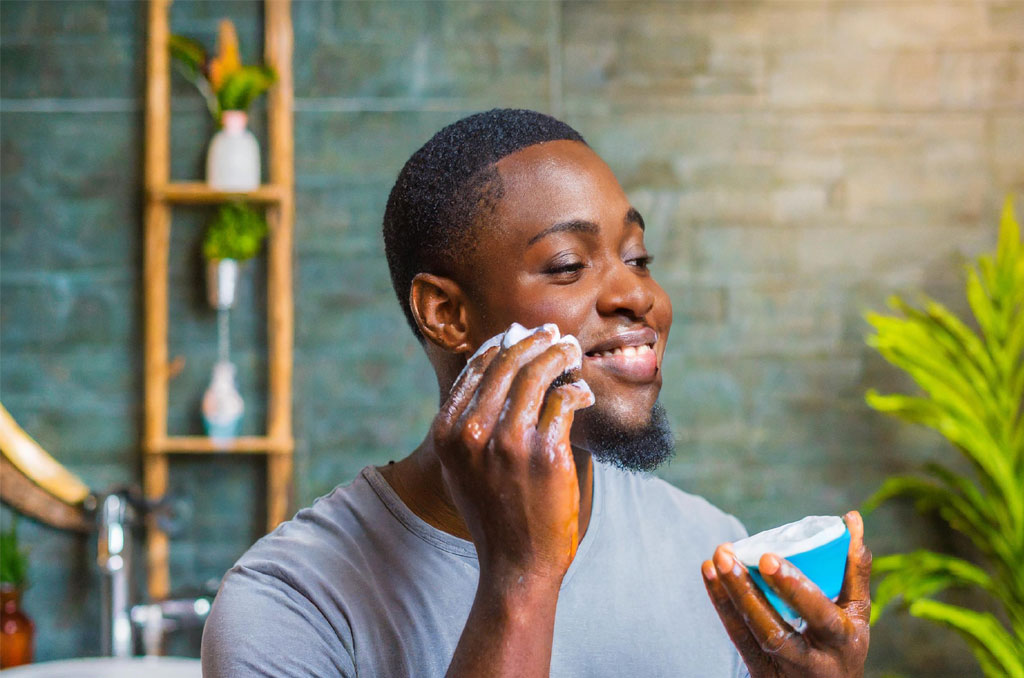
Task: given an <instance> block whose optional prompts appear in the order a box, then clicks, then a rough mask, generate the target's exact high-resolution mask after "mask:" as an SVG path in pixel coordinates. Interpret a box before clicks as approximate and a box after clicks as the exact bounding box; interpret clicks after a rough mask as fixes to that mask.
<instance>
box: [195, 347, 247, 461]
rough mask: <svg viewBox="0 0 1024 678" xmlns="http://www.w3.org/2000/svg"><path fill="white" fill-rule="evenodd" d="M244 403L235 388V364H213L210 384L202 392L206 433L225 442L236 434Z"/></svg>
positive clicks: (216, 439) (223, 362) (225, 362)
mask: <svg viewBox="0 0 1024 678" xmlns="http://www.w3.org/2000/svg"><path fill="white" fill-rule="evenodd" d="M244 411H245V404H244V403H243V402H242V396H241V395H239V393H238V389H237V388H235V366H234V365H233V364H231V363H230V362H227V361H221V362H218V363H217V364H215V365H214V366H213V376H212V378H211V379H210V385H209V386H208V387H207V388H206V393H204V394H203V424H205V425H206V435H208V436H210V437H211V438H213V439H214V440H215V441H218V442H226V441H229V440H231V439H232V438H234V437H236V436H237V435H238V428H239V425H240V424H241V422H242V413H243V412H244Z"/></svg>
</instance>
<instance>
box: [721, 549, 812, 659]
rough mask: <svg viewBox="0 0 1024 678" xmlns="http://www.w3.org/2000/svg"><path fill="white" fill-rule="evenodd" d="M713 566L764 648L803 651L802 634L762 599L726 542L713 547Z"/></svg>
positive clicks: (787, 653)
mask: <svg viewBox="0 0 1024 678" xmlns="http://www.w3.org/2000/svg"><path fill="white" fill-rule="evenodd" d="M714 565H715V570H716V571H717V573H718V576H719V578H720V579H721V580H722V584H723V586H724V588H725V590H726V593H728V594H729V599H730V600H731V601H732V604H733V605H734V606H735V607H736V610H737V611H738V612H739V613H740V615H741V616H742V617H743V619H744V621H745V622H746V623H747V627H748V628H749V629H750V632H751V634H753V636H754V638H755V639H756V640H757V643H758V645H760V647H761V649H762V650H764V651H765V652H767V653H769V654H772V655H776V656H780V657H783V658H785V659H789V660H793V659H795V658H796V657H798V656H799V655H800V653H801V652H802V651H803V643H804V640H803V636H801V635H800V634H799V633H797V632H796V631H794V630H793V627H792V626H790V625H789V624H787V623H786V622H785V620H783V619H782V617H781V616H780V615H779V613H778V611H776V609H775V608H774V607H772V605H771V603H769V602H768V601H767V599H765V597H764V594H762V593H761V591H760V590H758V588H757V586H756V585H755V584H754V581H753V580H752V579H751V578H750V575H749V574H748V573H747V569H746V568H745V567H744V566H743V565H742V563H740V561H739V560H737V559H736V556H735V554H733V553H732V549H731V548H730V546H729V545H728V544H723V545H722V546H719V547H718V548H717V549H715V557H714Z"/></svg>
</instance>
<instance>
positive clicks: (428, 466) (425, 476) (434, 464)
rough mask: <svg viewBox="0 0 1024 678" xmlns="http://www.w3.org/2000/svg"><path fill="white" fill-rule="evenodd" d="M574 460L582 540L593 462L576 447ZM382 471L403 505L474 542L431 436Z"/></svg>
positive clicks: (591, 489)
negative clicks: (442, 470)
mask: <svg viewBox="0 0 1024 678" xmlns="http://www.w3.org/2000/svg"><path fill="white" fill-rule="evenodd" d="M573 458H574V459H575V462H576V478H577V481H578V482H579V488H580V518H579V530H580V540H581V541H582V539H583V536H584V535H585V534H586V532H587V527H588V526H589V525H590V512H591V508H592V506H593V500H594V463H593V460H592V459H591V457H590V453H589V452H586V451H585V450H581V449H578V448H575V447H574V448H573ZM379 470H380V473H381V475H382V476H384V479H385V480H386V481H387V482H388V484H389V485H391V487H392V489H394V491H395V493H396V494H397V495H398V497H399V498H400V499H401V500H402V502H403V503H405V505H406V506H408V507H409V509H410V510H411V511H412V512H413V513H415V514H416V515H417V516H419V518H421V519H422V520H423V521H424V522H426V523H427V524H428V525H431V526H432V527H435V528H437V529H439V530H441V531H442V532H447V533H448V534H451V535H453V536H456V537H459V538H460V539H465V540H467V541H472V540H473V537H472V535H470V533H469V529H468V528H467V527H466V521H465V520H463V518H462V514H461V513H460V512H459V509H458V507H456V506H455V502H454V501H453V500H452V496H451V493H450V492H449V491H448V487H447V485H446V484H445V482H444V478H443V476H442V473H441V461H440V460H439V459H438V458H437V455H436V454H435V453H434V449H433V442H432V441H431V440H430V438H429V436H428V437H427V438H426V439H425V440H424V441H423V442H422V443H420V445H419V447H417V448H416V449H415V450H413V452H412V453H411V454H410V455H409V456H407V457H406V458H405V459H402V460H401V461H399V462H395V463H392V464H388V465H387V466H383V467H380V469H379Z"/></svg>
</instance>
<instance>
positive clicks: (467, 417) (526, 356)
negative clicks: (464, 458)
mask: <svg viewBox="0 0 1024 678" xmlns="http://www.w3.org/2000/svg"><path fill="white" fill-rule="evenodd" d="M557 332H558V328H557V327H556V326H554V325H544V326H543V327H539V328H537V329H536V330H535V331H534V332H533V334H531V335H529V336H527V337H526V338H524V339H523V340H522V341H520V342H518V343H516V344H513V345H512V346H508V347H505V346H502V348H501V350H500V352H499V353H498V355H497V356H496V357H495V358H494V359H493V360H492V361H491V364H490V366H488V368H487V370H486V371H485V372H484V375H483V379H482V380H481V381H480V385H479V386H478V387H477V389H476V393H475V394H474V395H473V399H472V400H471V401H470V403H469V405H468V406H467V407H466V409H465V410H464V411H463V413H462V416H461V417H460V419H459V422H458V424H456V428H457V429H458V430H460V431H461V432H462V435H463V441H464V443H465V445H466V446H467V447H470V448H476V449H482V448H483V446H484V445H486V444H487V441H488V440H490V438H491V433H492V432H493V431H494V426H495V424H496V423H497V421H498V415H499V414H500V413H501V410H502V407H503V406H504V404H505V399H506V398H507V397H508V390H509V387H510V386H511V385H512V380H513V379H514V378H515V376H516V374H517V373H518V372H519V370H520V369H521V368H522V366H523V365H525V364H526V363H528V362H530V361H531V360H533V359H534V358H536V357H537V356H538V355H540V354H541V353H543V352H544V351H545V350H546V349H547V348H548V347H549V346H551V344H552V343H554V340H555V339H554V338H555V336H556V335H557Z"/></svg>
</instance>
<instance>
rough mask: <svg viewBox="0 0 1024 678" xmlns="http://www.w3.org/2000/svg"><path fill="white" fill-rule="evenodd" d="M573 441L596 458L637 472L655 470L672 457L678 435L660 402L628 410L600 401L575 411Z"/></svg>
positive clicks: (598, 399)
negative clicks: (675, 434) (602, 403)
mask: <svg viewBox="0 0 1024 678" xmlns="http://www.w3.org/2000/svg"><path fill="white" fill-rule="evenodd" d="M572 442H573V444H574V445H576V446H577V447H580V448H582V449H584V450H587V451H588V452H590V454H591V456H593V458H594V459H595V460H597V461H600V462H604V463H607V464H611V465H613V466H617V467H618V468H620V469H623V470H626V471H634V472H647V471H653V470H654V469H656V468H658V467H659V466H661V465H662V464H664V463H665V462H666V461H668V460H669V459H671V458H672V456H673V454H674V453H675V438H674V436H673V435H672V430H671V428H669V425H668V418H667V417H666V416H665V410H664V408H663V407H662V406H661V403H659V402H657V401H654V403H653V404H652V406H650V407H648V408H637V406H636V405H635V404H634V405H633V406H632V407H629V408H627V409H626V411H625V412H623V411H622V409H620V408H615V407H608V405H607V404H606V405H605V407H601V400H600V397H599V396H598V398H597V404H595V405H594V406H593V407H590V408H588V409H585V410H581V411H579V412H577V413H576V418H575V419H574V421H573V428H572Z"/></svg>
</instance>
